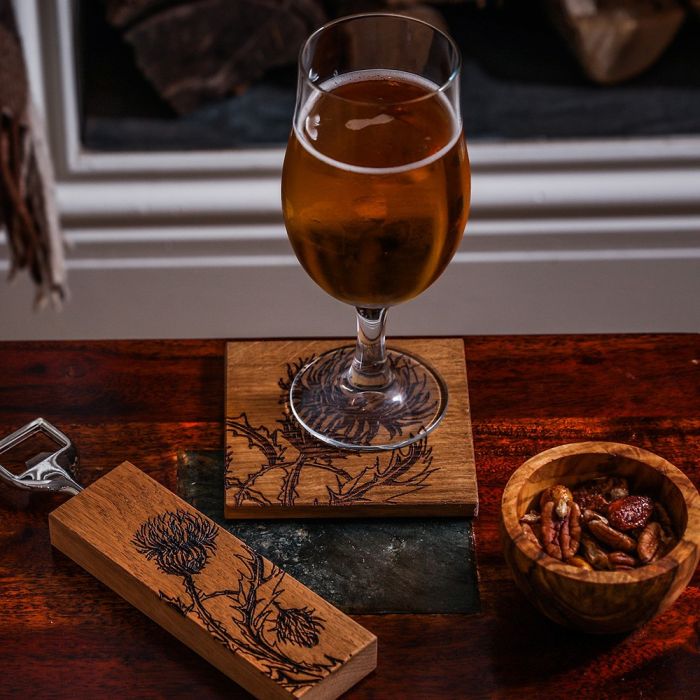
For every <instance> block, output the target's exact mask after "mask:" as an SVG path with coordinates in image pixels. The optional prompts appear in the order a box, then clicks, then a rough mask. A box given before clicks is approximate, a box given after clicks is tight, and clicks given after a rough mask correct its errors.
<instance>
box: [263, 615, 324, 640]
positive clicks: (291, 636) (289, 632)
mask: <svg viewBox="0 0 700 700" xmlns="http://www.w3.org/2000/svg"><path fill="white" fill-rule="evenodd" d="M278 608H279V613H278V615H277V621H276V622H275V627H274V632H275V634H276V635H277V639H279V641H280V642H291V643H292V644H296V645H297V646H300V647H306V648H307V649H311V648H312V647H315V646H316V645H317V644H318V642H319V637H318V633H319V632H321V631H323V622H324V620H323V619H322V618H320V617H318V616H316V615H314V614H313V610H309V609H308V608H306V607H304V608H282V607H279V606H278Z"/></svg>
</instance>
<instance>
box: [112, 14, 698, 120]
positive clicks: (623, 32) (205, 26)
mask: <svg viewBox="0 0 700 700" xmlns="http://www.w3.org/2000/svg"><path fill="white" fill-rule="evenodd" d="M519 1H520V0H325V1H323V0H189V1H187V0H185V1H183V0H104V5H105V13H106V17H107V19H108V20H109V22H110V23H111V24H112V25H113V26H114V27H116V28H117V29H118V30H119V32H120V33H121V34H122V36H123V38H124V39H125V40H126V41H127V42H128V43H129V44H130V45H131V46H132V48H133V51H134V55H135V58H136V62H137V64H138V66H139V67H140V69H141V71H142V72H143V74H144V75H145V76H146V77H147V78H148V80H149V81H150V82H151V83H152V84H153V85H154V87H155V88H156V90H157V91H158V93H159V94H160V95H161V97H162V98H163V99H164V100H165V101H166V102H168V103H169V104H170V105H171V106H172V107H173V109H174V110H175V111H176V112H178V113H180V114H184V113H187V112H190V111H192V110H194V109H196V108H197V107H199V106H200V105H202V104H205V103H207V102H211V101H214V100H217V99H221V98H223V97H227V96H230V95H235V94H238V93H241V92H243V91H244V90H245V89H246V88H247V87H248V85H250V84H251V83H252V82H254V81H255V80H257V79H259V78H260V77H261V76H262V75H263V74H264V73H265V72H266V71H268V70H269V69H271V68H275V67H279V66H284V65H291V64H293V63H294V62H295V61H296V59H297V56H298V52H299V48H300V46H301V44H302V42H303V41H304V39H305V38H306V37H307V36H308V35H309V33H311V32H312V31H313V30H314V29H316V28H317V27H319V26H320V25H321V24H323V23H324V22H325V21H327V20H329V19H332V18H334V17H339V16H343V15H346V14H352V13H355V12H366V11H373V10H387V9H388V10H391V11H392V12H399V13H405V14H409V15H412V16H415V17H418V18H420V19H423V20H426V21H428V22H430V23H432V24H435V25H437V26H439V27H442V28H446V27H445V22H444V19H443V16H442V13H441V9H440V6H441V5H446V4H455V3H472V4H476V5H477V6H478V7H480V8H496V9H498V8H499V7H502V6H504V5H506V4H507V3H508V2H519ZM541 2H542V3H543V4H544V5H545V7H546V8H547V9H548V11H549V16H550V18H551V19H552V21H553V22H554V25H555V26H556V27H557V29H558V30H559V32H560V33H561V34H562V36H563V37H564V38H565V40H566V41H567V43H568V44H569V46H570V47H571V49H572V51H573V53H574V55H575V56H576V58H577V59H578V61H579V62H580V64H581V66H582V68H583V70H584V72H585V73H586V75H588V77H589V78H590V79H591V80H593V81H595V82H598V83H602V84H611V83H617V82H620V81H623V80H627V79H629V78H631V77H634V76H636V75H638V74H640V73H641V72H643V71H644V70H646V69H647V68H648V67H649V66H651V65H652V64H653V63H654V62H655V61H656V60H657V59H658V57H659V56H660V55H661V54H662V53H663V51H664V49H665V48H666V47H667V46H668V45H669V43H670V42H671V41H672V40H673V37H674V36H675V34H676V32H677V31H678V28H679V27H680V25H681V24H682V22H683V19H684V17H685V14H686V5H688V4H691V5H694V6H695V7H696V8H700V0H541Z"/></svg>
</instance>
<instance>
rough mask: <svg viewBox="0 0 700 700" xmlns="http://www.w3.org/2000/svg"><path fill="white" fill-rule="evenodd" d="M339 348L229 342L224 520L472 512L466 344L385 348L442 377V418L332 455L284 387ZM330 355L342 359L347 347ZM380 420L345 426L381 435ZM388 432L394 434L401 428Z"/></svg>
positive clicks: (424, 395)
mask: <svg viewBox="0 0 700 700" xmlns="http://www.w3.org/2000/svg"><path fill="white" fill-rule="evenodd" d="M347 345H348V343H344V342H342V341H336V340H285V341H270V340H265V341H236V342H230V343H228V344H227V346H226V460H227V470H226V478H225V480H224V482H223V483H224V488H225V490H226V497H225V513H226V517H227V518H232V519H243V518H339V517H342V518H356V517H363V518H366V517H406V516H420V517H429V516H462V515H466V516H469V515H475V514H476V511H477V504H478V497H477V486H476V469H475V465H474V448H473V445H472V431H471V416H470V411H469V395H468V391H467V374H466V363H465V359H464V341H463V340H462V339H461V338H426V339H408V338H397V339H395V340H394V341H392V343H391V344H390V349H396V350H402V351H405V352H408V353H409V354H411V355H413V356H414V357H417V358H424V359H425V360H426V361H427V362H428V364H430V365H431V366H433V367H434V368H435V369H436V370H437V371H438V372H439V373H440V374H441V375H442V377H443V379H444V380H445V383H446V384H447V387H448V405H447V411H446V413H445V417H444V419H443V420H442V422H441V423H440V425H438V426H437V428H436V429H435V430H434V431H433V432H431V433H430V434H429V435H428V436H427V437H425V438H423V439H422V440H419V441H417V442H414V443H413V444H410V445H408V446H406V447H403V448H398V449H395V450H384V451H381V452H357V451H350V450H340V449H337V448H334V447H332V446H331V445H328V444H326V443H323V442H321V441H319V440H317V439H315V438H313V437H312V436H311V435H310V434H308V433H307V432H306V431H305V430H303V429H302V428H301V427H300V426H299V424H298V423H297V421H296V419H295V418H294V416H293V415H292V413H291V410H290V407H289V401H288V395H289V387H290V386H291V383H292V381H293V379H294V377H295V376H296V373H297V372H298V370H299V369H300V368H301V367H303V366H304V365H305V364H306V363H307V362H309V361H310V360H312V359H314V358H316V357H318V356H319V355H322V354H323V353H326V352H328V351H333V350H338V348H339V347H342V346H347ZM338 352H339V353H340V354H341V355H342V354H343V353H345V354H347V355H348V357H347V361H348V362H349V361H350V359H351V353H352V350H351V349H350V350H345V351H343V350H338ZM335 357H336V353H334V354H332V355H331V356H330V359H329V360H327V361H326V362H325V364H324V363H322V364H321V369H319V370H318V372H320V373H322V372H323V371H324V367H326V365H329V366H330V365H333V363H334V362H336V360H335V359H334V358H335ZM343 361H344V360H343ZM397 367H398V365H397ZM397 367H395V371H397V372H398V371H400V370H399V369H398V368H397ZM404 369H405V368H404ZM328 371H331V370H330V369H329V370H328ZM418 386H419V385H418V384H416V385H415V387H418ZM415 387H414V388H415ZM414 396H415V397H418V400H419V401H424V402H428V403H429V402H430V401H431V400H436V399H435V397H433V396H431V395H430V392H421V391H419V390H416V391H415V392H414ZM329 410H330V409H329ZM331 413H332V412H331ZM329 415H331V414H329ZM380 424H382V421H381V420H380V419H379V418H378V417H377V416H373V415H372V413H371V412H370V411H368V412H366V413H363V414H362V416H361V417H358V418H357V421H356V423H352V424H351V425H350V426H347V428H348V430H351V429H352V430H355V429H358V430H359V429H360V428H362V429H365V430H368V431H369V430H372V429H376V430H379V429H380V428H379V426H380ZM383 429H387V430H388V428H386V426H384V428H383ZM392 429H395V430H396V431H397V432H398V433H399V434H402V433H401V429H400V426H394V427H393V428H392Z"/></svg>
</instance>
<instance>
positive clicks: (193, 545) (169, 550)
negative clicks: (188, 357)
mask: <svg viewBox="0 0 700 700" xmlns="http://www.w3.org/2000/svg"><path fill="white" fill-rule="evenodd" d="M38 431H43V432H44V433H45V434H47V435H49V436H50V437H52V438H53V439H54V440H56V442H57V443H58V444H59V445H60V448H59V449H58V450H57V451H56V452H54V453H53V454H48V455H47V454H41V455H39V456H38V461H37V460H36V459H35V460H30V462H29V463H28V469H27V470H26V471H25V472H23V473H22V474H19V475H15V474H12V473H11V472H10V471H9V470H7V469H5V468H4V467H2V466H0V480H2V481H4V482H5V483H7V484H9V485H10V486H14V487H16V488H20V489H24V490H29V491H56V492H63V493H69V494H74V496H73V498H70V499H69V500H68V501H66V502H65V503H63V504H62V505H61V506H59V507H58V508H56V510H54V511H53V512H52V513H51V514H50V515H49V530H50V535H51V543H52V544H53V546H54V547H56V549H58V550H59V551H61V552H63V553H64V554H65V555H67V556H68V557H70V558H71V559H73V560H74V561H75V562H76V563H77V564H79V565H80V566H81V567H83V568H84V569H85V570H86V571H88V572H89V573H91V574H92V575H93V576H95V577H96V578H97V579H99V580H100V581H102V582H103V583H105V584H106V585H107V586H109V587H110V588H111V589H112V590H114V591H115V592H116V593H118V594H119V595H121V596H122V597H123V598H124V599H126V600H127V601H128V602H129V603H131V604H132V605H134V606H135V607H136V608H138V609H139V610H141V612H143V613H145V614H146V615H148V617H150V618H151V619H152V620H154V621H155V622H157V623H158V624H159V625H161V627H163V628H164V629H166V630H167V631H168V632H170V633H171V634H173V635H174V636H175V637H176V638H177V639H179V640H180V641H182V642H183V643H184V644H186V645H187V646H188V647H190V648H191V649H192V650H193V651H195V652H197V653H198V654H199V655H200V656H202V657H203V658H205V659H206V660H207V661H209V662H210V663H211V664H213V665H214V666H215V667H216V668H218V669H219V670H220V671H222V672H223V673H225V674H226V675H227V676H229V677H230V678H232V679H233V680H234V681H236V682H237V683H239V684H240V685H241V686H243V687H244V688H245V689H246V690H248V691H249V692H250V693H252V694H253V695H254V696H255V697H259V698H301V697H302V696H303V697H304V699H305V700H311V699H316V698H337V697H338V696H339V695H341V694H342V693H344V692H345V691H346V690H347V689H348V688H350V687H351V686H352V685H354V684H355V683H356V682H357V681H359V680H360V679H361V678H363V677H364V676H366V675H367V674H368V673H370V672H371V671H372V670H373V669H374V668H375V667H376V664H377V639H376V637H375V636H374V635H373V634H371V633H370V632H369V631H367V630H366V629H364V628H363V627H361V626H360V625H358V624H357V623H356V622H354V621H353V620H352V619H351V618H349V617H348V616H347V615H345V614H344V613H342V612H341V611H339V610H338V609H336V608H334V607H333V606H332V605H330V603H328V602H326V601H325V600H323V599H322V598H321V597H319V596H317V595H316V594H315V593H313V592H312V591H310V590H309V589H308V588H306V587H305V586H303V585H302V584H301V583H299V582H298V581H296V580H295V579H293V578H292V577H291V576H289V575H288V574H286V573H285V572H284V571H282V569H280V568H279V567H278V566H276V565H275V564H273V563H272V562H270V561H268V560H267V559H264V558H263V557H262V556H261V555H260V554H258V553H257V552H255V551H254V550H252V549H251V548H250V547H248V546H247V545H246V544H245V543H244V542H242V541H241V540H239V539H237V538H236V537H234V536H233V535H231V534H230V533H229V532H227V531H226V530H224V529H223V528H220V527H219V526H218V525H217V524H216V523H215V522H213V521H212V520H210V519H209V518H207V517H206V516H205V515H203V514H202V513H200V512H199V511H197V510H196V509H194V508H193V507H192V506H190V505H189V504H188V503H187V502H185V501H183V500H182V499H180V498H178V497H177V496H176V495H175V494H173V493H172V492H171V491H169V490H168V489H166V488H165V487H163V486H161V485H160V484H159V483H158V482H156V481H154V480H153V479H152V478H150V477H149V476H147V475H146V474H145V473H144V472H142V471H141V470H139V469H138V468H136V467H135V466H134V465H133V464H130V463H129V462H123V463H122V464H120V465H119V466H118V467H116V468H115V469H113V470H112V471H110V472H109V473H107V474H106V475H104V476H102V477H100V478H99V479H97V481H95V482H94V483H92V484H91V485H90V486H88V487H87V488H83V487H82V486H81V485H80V484H79V483H78V482H77V481H76V480H75V477H74V473H75V472H74V469H75V467H76V465H77V452H76V450H75V448H74V446H73V444H72V443H71V441H70V439H69V438H68V437H67V436H66V435H64V433H62V432H61V431H60V430H58V429H57V428H55V427H54V426H52V425H51V424H50V423H48V422H47V421H46V420H44V419H42V418H37V419H36V420H34V421H32V422H31V423H29V424H27V425H26V426H24V427H23V428H20V429H19V430H17V431H16V432H14V433H12V434H11V435H8V436H7V437H6V438H4V439H3V440H0V455H1V454H2V453H3V452H6V451H7V450H8V449H10V448H12V447H15V446H16V445H18V444H20V443H21V442H23V441H25V440H27V439H28V438H29V437H31V436H32V435H34V434H36V433H37V432H38Z"/></svg>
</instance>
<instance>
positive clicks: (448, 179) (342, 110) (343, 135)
mask: <svg viewBox="0 0 700 700" xmlns="http://www.w3.org/2000/svg"><path fill="white" fill-rule="evenodd" d="M469 182H470V179H469V161H468V158H467V151H466V146H465V143H464V138H463V136H462V131H461V125H460V124H459V120H458V119H457V118H456V116H455V114H454V111H453V109H452V108H451V107H450V104H449V102H448V100H447V98H446V97H445V96H444V95H443V93H442V92H440V91H438V90H437V86H435V85H434V84H432V83H430V82H428V81H426V80H425V79H421V78H417V77H416V76H413V75H411V74H407V73H399V72H393V71H392V72H389V71H384V72H372V73H369V72H368V71H360V72H356V73H350V74H347V75H345V76H343V77H342V78H340V79H335V81H333V82H329V83H326V84H325V85H323V86H322V89H321V90H320V91H317V92H315V93H314V95H313V96H312V97H311V98H310V100H309V101H308V102H307V104H306V105H304V106H302V107H301V108H300V109H299V111H298V114H297V117H296V121H295V125H294V129H293V131H292V134H291V136H290V140H289V146H288V148H287V154H286V157H285V161H284V171H283V179H282V204H283V209H284V218H285V223H286V226H287V232H288V234H289V239H290V241H291V243H292V246H293V248H294V251H295V253H296V255H297V257H298V258H299V261H300V262H301V264H302V265H303V266H304V269H305V270H306V271H307V272H308V274H309V275H310V276H311V278H312V279H314V280H315V281H316V282H317V283H318V284H319V285H320V286H321V287H323V289H325V290H326V291H327V292H328V293H329V294H331V295H333V296H334V297H336V298H337V299H340V300H341V301H344V302H347V303H349V304H353V305H355V306H365V307H378V306H389V305H392V304H397V303H399V302H403V301H406V300H407V299H411V298H412V297H415V296H416V295H418V294H420V293H421V292H422V291H423V290H424V289H426V288H427V287H428V286H429V285H430V284H431V283H432V282H434V281H435V280H436V279H437V278H438V277H439V276H440V274H441V273H442V271H443V270H444V269H445V267H446V265H447V263H448V262H449V261H450V259H451V258H452V256H453V255H454V253H455V251H456V250H457V247H458V245H459V242H460V239H461V238H462V233H463V231H464V227H465V224H466V221H467V216H468V213H469V195H470V188H469Z"/></svg>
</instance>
